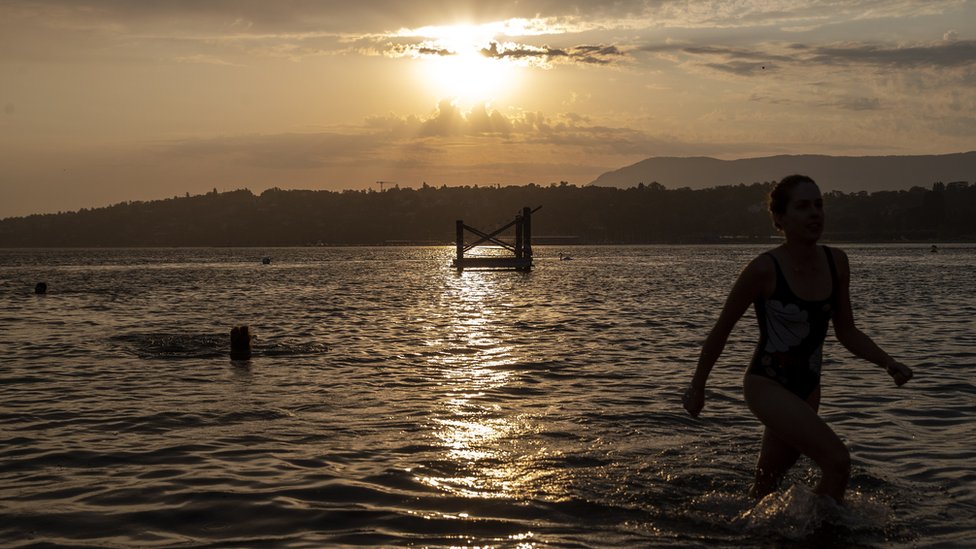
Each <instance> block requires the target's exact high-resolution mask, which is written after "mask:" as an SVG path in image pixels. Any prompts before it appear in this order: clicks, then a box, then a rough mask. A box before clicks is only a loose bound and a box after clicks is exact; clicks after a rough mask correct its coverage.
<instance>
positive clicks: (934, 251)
mask: <svg viewBox="0 0 976 549" xmlns="http://www.w3.org/2000/svg"><path fill="white" fill-rule="evenodd" d="M938 252H939V247H938V246H936V245H935V244H932V253H938Z"/></svg>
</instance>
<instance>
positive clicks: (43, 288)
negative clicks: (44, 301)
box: [34, 282, 47, 295]
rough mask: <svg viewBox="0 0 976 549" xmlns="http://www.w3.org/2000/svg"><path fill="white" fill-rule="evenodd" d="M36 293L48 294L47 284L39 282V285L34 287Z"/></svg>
mask: <svg viewBox="0 0 976 549" xmlns="http://www.w3.org/2000/svg"><path fill="white" fill-rule="evenodd" d="M34 293H35V294H38V295H40V294H46V293H47V282H38V283H37V285H36V286H34Z"/></svg>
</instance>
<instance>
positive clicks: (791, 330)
mask: <svg viewBox="0 0 976 549" xmlns="http://www.w3.org/2000/svg"><path fill="white" fill-rule="evenodd" d="M809 333H810V323H809V322H808V321H807V312H806V311H804V310H801V309H800V308H799V307H798V306H797V305H796V304H794V303H790V304H789V305H783V304H782V303H780V302H779V301H776V300H775V299H770V300H769V301H767V302H766V335H767V339H766V351H767V352H770V353H776V352H779V353H785V352H786V351H788V350H790V347H793V346H795V345H797V344H798V343H800V342H801V341H803V338H805V337H806V336H807V335H808V334H809Z"/></svg>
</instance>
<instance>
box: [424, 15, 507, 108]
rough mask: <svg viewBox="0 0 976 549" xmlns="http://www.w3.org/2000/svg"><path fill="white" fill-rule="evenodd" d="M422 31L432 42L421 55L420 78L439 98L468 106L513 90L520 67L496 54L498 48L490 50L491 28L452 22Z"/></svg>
mask: <svg viewBox="0 0 976 549" xmlns="http://www.w3.org/2000/svg"><path fill="white" fill-rule="evenodd" d="M424 30H425V34H427V35H428V36H429V37H430V38H431V41H430V43H429V47H427V48H425V50H424V51H425V53H424V54H423V55H422V56H421V57H420V62H421V70H420V78H421V79H422V81H423V84H424V86H425V87H426V88H427V89H429V90H430V92H431V93H432V94H434V95H435V96H436V97H437V98H438V99H452V100H454V101H456V102H457V103H458V104H460V105H462V106H465V105H466V106H470V105H473V104H477V103H488V102H492V101H498V100H503V99H506V98H509V97H510V96H511V95H513V94H514V93H515V92H516V90H517V88H518V71H519V68H518V67H517V66H516V64H515V63H513V62H511V61H510V60H508V59H504V58H502V57H500V56H498V55H497V54H496V53H497V49H496V50H494V51H495V53H492V46H491V45H492V44H493V43H496V42H495V41H494V35H493V33H492V32H491V29H490V28H486V27H484V26H473V25H453V26H448V27H428V28H427V29H424ZM496 47H497V46H496Z"/></svg>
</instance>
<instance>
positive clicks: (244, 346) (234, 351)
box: [230, 326, 251, 360]
mask: <svg viewBox="0 0 976 549" xmlns="http://www.w3.org/2000/svg"><path fill="white" fill-rule="evenodd" d="M230 358H231V360H248V359H250V358H251V331H250V329H249V328H248V327H247V326H234V327H233V328H231V330H230Z"/></svg>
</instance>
